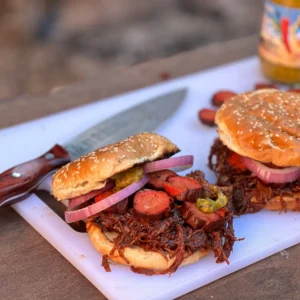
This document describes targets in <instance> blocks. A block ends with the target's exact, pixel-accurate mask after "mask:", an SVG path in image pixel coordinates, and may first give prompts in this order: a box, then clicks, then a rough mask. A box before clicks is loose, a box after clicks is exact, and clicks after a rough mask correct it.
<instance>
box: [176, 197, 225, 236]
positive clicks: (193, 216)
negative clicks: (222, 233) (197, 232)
mask: <svg viewBox="0 0 300 300" xmlns="http://www.w3.org/2000/svg"><path fill="white" fill-rule="evenodd" d="M180 210H181V214H182V217H183V218H184V219H185V221H186V222H187V223H188V224H189V225H191V227H192V228H193V229H203V230H204V231H207V232H212V231H215V230H217V229H221V228H224V226H225V225H226V223H227V221H228V220H229V218H230V217H231V213H230V212H229V211H228V210H226V209H221V210H222V212H223V214H221V215H220V214H219V213H216V212H215V213H204V212H202V211H201V210H199V209H198V208H197V207H196V205H195V204H194V203H190V202H184V203H183V205H182V206H181V208H180Z"/></svg>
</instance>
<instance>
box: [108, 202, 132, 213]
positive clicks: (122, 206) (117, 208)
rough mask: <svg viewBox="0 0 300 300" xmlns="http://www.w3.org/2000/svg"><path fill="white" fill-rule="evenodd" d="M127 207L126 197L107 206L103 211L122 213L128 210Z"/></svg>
mask: <svg viewBox="0 0 300 300" xmlns="http://www.w3.org/2000/svg"><path fill="white" fill-rule="evenodd" d="M128 208H129V200H128V198H125V199H123V200H122V201H120V202H118V203H116V204H114V205H112V206H111V207H109V208H107V209H106V210H105V211H104V212H111V213H116V214H120V215H124V214H125V213H126V212H127V211H128Z"/></svg>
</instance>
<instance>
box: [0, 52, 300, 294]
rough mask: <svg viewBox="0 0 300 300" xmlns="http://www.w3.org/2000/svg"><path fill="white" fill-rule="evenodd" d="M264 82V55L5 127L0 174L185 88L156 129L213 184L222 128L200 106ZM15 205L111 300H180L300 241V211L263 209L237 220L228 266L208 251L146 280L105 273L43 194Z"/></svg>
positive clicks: (83, 238)
mask: <svg viewBox="0 0 300 300" xmlns="http://www.w3.org/2000/svg"><path fill="white" fill-rule="evenodd" d="M262 80H263V77H262V75H261V73H260V71H259V64H258V60H257V58H255V57H253V58H249V59H246V60H242V61H239V62H236V63H233V64H229V65H225V66H221V67H218V68H214V69H211V70H208V71H204V72H201V73H198V74H194V75H190V76H185V77H182V78H179V79H176V80H172V81H169V82H166V83H162V84H158V85H155V86H152V87H149V88H144V89H141V90H138V91H135V92H132V93H127V94H124V95H121V96H117V97H113V98H111V99H108V100H104V101H99V102H95V103H93V104H90V105H86V106H82V107H80V108H76V109H72V110H69V111H66V112H62V113H59V114H55V115H52V116H50V117H46V118H42V119H39V120H35V121H32V122H28V123H25V124H21V125H18V126H14V127H11V128H8V129H4V130H2V131H0V144H1V147H0V157H5V160H1V162H0V173H1V172H2V171H4V170H5V169H8V168H9V167H11V166H12V165H15V164H17V163H21V162H23V161H25V160H28V159H32V158H34V157H36V156H39V155H40V154H42V153H44V152H45V151H46V150H48V149H49V148H50V147H51V146H53V145H54V144H55V143H63V142H64V141H66V140H67V139H68V138H69V137H71V136H73V135H76V134H78V133H80V132H81V131H83V130H85V129H86V128H88V127H90V126H91V125H93V124H95V123H97V122H99V121H100V120H104V119H106V118H108V117H110V116H112V115H114V114H115V113H117V112H119V111H122V110H124V109H126V108H129V107H130V106H134V105H135V104H137V103H141V102H143V101H146V100H148V99H149V98H151V97H153V96H157V95H160V94H162V93H164V92H167V91H172V90H174V89H176V88H180V87H185V86H186V87H188V88H189V92H188V95H187V98H186V101H185V103H184V104H183V105H182V107H181V108H180V109H179V110H178V111H177V112H176V115H174V116H173V117H172V118H171V119H169V120H168V121H167V122H166V123H165V124H164V125H163V126H162V127H161V128H160V129H159V130H158V132H159V133H161V134H163V135H165V136H167V137H168V138H170V139H171V140H172V141H173V142H174V143H176V144H177V145H179V146H180V148H181V149H182V152H181V153H182V154H193V155H194V156H195V164H194V166H193V169H201V170H203V171H204V172H205V173H206V174H207V178H208V179H209V180H210V181H214V175H213V174H212V173H211V172H210V171H209V170H208V168H207V166H206V165H207V157H208V153H209V149H210V146H211V144H212V142H213V139H214V138H215V137H216V136H217V134H216V128H208V127H206V126H204V125H202V124H200V122H199V121H198V118H197V111H198V110H199V109H200V108H202V107H208V106H210V98H211V95H212V94H213V93H214V92H216V91H217V90H219V89H228V88H229V89H232V90H234V91H236V92H243V91H246V90H251V89H253V85H254V83H256V82H258V81H262ZM162 105H163V104H162ZM20 113H22V112H20ZM53 201H54V200H53ZM14 208H15V209H16V211H17V212H18V213H19V214H20V215H21V216H22V217H23V218H24V219H26V220H27V221H28V222H29V223H30V224H31V225H32V226H33V227H34V228H35V229H36V230H37V231H38V232H39V233H40V234H41V235H43V236H44V238H45V239H46V240H48V241H49V242H50V243H51V244H52V245H53V246H54V247H55V248H56V249H57V250H58V251H59V252H60V253H61V254H62V255H63V256H64V257H65V258H66V259H68V260H69V261H70V262H71V263H72V264H73V265H74V266H75V267H76V268H77V269H78V270H79V271H80V272H81V273H82V274H83V275H84V276H85V277H87V278H88V279H89V280H90V281H91V282H92V283H93V284H94V285H95V286H96V287H97V288H98V289H99V290H100V291H101V292H102V293H103V294H104V295H105V296H106V297H108V298H109V299H171V298H174V297H178V296H180V295H183V294H185V293H187V292H189V291H192V290H194V289H196V288H199V287H201V286H203V285H205V284H207V283H209V282H212V281H214V280H216V279H218V278H220V277H223V276H226V275H227V274H230V273H232V272H234V271H236V270H239V269H241V268H243V267H245V266H248V265H250V264H252V263H254V262H256V261H258V260H260V259H263V258H265V257H267V256H270V255H272V254H274V253H276V252H278V251H281V250H283V249H285V248H287V247H290V246H292V245H294V244H297V243H298V242H299V241H300V219H299V214H298V213H286V214H285V213H283V214H281V215H279V214H278V213H277V212H260V213H257V214H255V215H247V216H243V217H241V218H239V219H236V220H235V222H234V225H235V229H236V236H237V237H246V239H245V240H244V241H241V242H237V243H236V245H235V248H234V252H233V253H232V255H231V257H230V265H226V264H225V263H224V264H215V263H214V258H213V256H212V255H210V256H208V257H206V258H204V259H202V260H201V261H199V262H198V263H196V264H194V265H190V266H186V267H183V268H180V269H179V270H178V271H177V272H176V273H175V274H172V276H171V277H169V276H168V275H164V276H153V277H147V276H144V275H138V274H135V273H132V272H131V271H130V270H129V268H127V267H125V266H116V265H113V266H112V272H111V273H106V272H105V271H104V270H103V268H102V267H101V255H100V254H99V253H97V252H96V250H94V248H93V247H92V245H91V243H90V241H89V239H88V236H87V234H85V233H77V232H75V231H73V230H72V229H71V228H70V227H69V226H68V225H66V224H65V223H64V221H62V220H61V219H60V218H59V217H58V216H57V215H56V214H55V213H54V212H53V211H52V210H51V209H50V208H49V207H47V206H46V205H45V204H44V203H43V202H42V201H41V200H40V199H39V198H38V197H37V196H35V195H32V196H30V197H29V198H28V199H27V200H25V201H23V202H21V203H18V204H15V205H14Z"/></svg>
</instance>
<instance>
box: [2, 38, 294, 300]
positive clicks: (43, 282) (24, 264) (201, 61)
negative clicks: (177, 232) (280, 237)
mask: <svg viewBox="0 0 300 300" xmlns="http://www.w3.org/2000/svg"><path fill="white" fill-rule="evenodd" d="M256 45H257V37H256V36H250V37H246V38H243V39H239V40H234V41H230V42H226V43H222V44H214V45H210V46H206V47H203V48H200V49H198V50H196V51H192V52H186V53H183V54H180V55H177V56H174V57H171V58H167V59H162V60H157V61H152V62H147V63H144V64H140V65H136V66H132V67H130V68H119V69H114V70H111V71H110V72H105V73H104V74H103V76H101V77H99V78H95V79H94V80H92V81H89V82H82V83H80V84H76V85H72V86H67V87H63V88H58V89H56V90H54V91H53V92H52V93H50V94H49V95H44V96H42V97H37V98H34V97H30V96H20V97H18V98H13V99H6V100H2V101H0V116H1V118H0V128H3V127H7V126H11V125H14V124H18V123H20V122H24V121H28V120H31V119H34V118H38V117H41V116H44V115H47V114H51V113H55V112H58V111H62V110H65V109H69V108H72V107H75V106H78V105H82V104H86V103H90V102H92V101H95V100H99V99H101V98H104V97H107V96H112V95H116V94H119V93H123V92H126V91H130V90H133V89H137V88H140V87H144V86H147V85H151V84H153V83H156V82H159V81H161V80H162V78H161V77H164V76H162V74H163V73H168V74H169V75H170V77H171V78H174V77H177V76H181V75H185V74H189V73H193V72H197V71H199V70H201V69H205V68H209V67H212V66H216V65H220V64H223V63H227V62H230V61H233V60H237V59H241V58H244V57H248V56H250V55H254V54H256ZM20 111H22V114H20ZM39 195H41V194H39ZM42 196H45V195H41V197H42ZM52 202H53V200H52ZM0 228H1V234H0V247H1V251H0V274H1V276H0V278H1V282H0V299H5V300H9V299H13V300H15V299H28V300H35V299H60V300H63V299H72V300H75V299H89V300H93V299H105V297H104V296H103V295H102V294H101V293H100V292H99V291H98V290H97V289H96V288H95V287H94V286H93V285H92V284H91V283H90V282H89V281H88V280H87V279H85V277H84V276H82V275H81V274H80V273H79V272H78V271H77V270H76V269H75V268H74V267H73V266H72V265H71V264H70V263H69V262H68V261H67V260H65V259H64V258H63V256H61V255H60V254H59V253H58V252H57V251H56V250H55V249H54V248H53V247H52V246H51V245H50V244H48V242H46V240H44V239H43V238H42V237H41V236H40V235H39V234H38V233H37V232H35V231H34V230H33V229H32V228H31V227H30V226H29V225H28V224H27V223H26V222H25V221H24V220H23V219H22V218H21V217H20V216H19V215H18V214H17V213H16V212H14V210H13V209H11V208H5V209H3V210H1V211H0ZM274 230H275V229H274ZM287 251H288V255H287V254H286V253H285V255H282V254H280V253H278V254H275V255H273V256H271V257H269V258H266V259H264V260H263V261H260V262H258V263H256V264H253V265H251V266H249V267H247V268H245V269H243V270H240V271H238V272H235V273H233V274H231V275H229V276H227V277H225V278H222V279H220V280H217V281H215V282H213V283H211V284H209V285H206V286H204V287H202V288H201V289H198V290H195V291H193V292H191V293H189V294H187V295H184V296H182V297H181V299H214V300H218V299H232V300H234V299H239V300H243V299H264V300H267V299H300V288H299V283H298V282H297V280H298V279H299V278H300V264H298V262H299V261H300V245H297V246H294V247H292V248H290V249H287ZM95 263H97V262H95ZM98 263H99V262H98Z"/></svg>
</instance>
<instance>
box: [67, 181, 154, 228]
mask: <svg viewBox="0 0 300 300" xmlns="http://www.w3.org/2000/svg"><path fill="white" fill-rule="evenodd" d="M148 181H149V178H148V177H147V176H145V175H144V176H143V178H142V179H141V180H140V181H137V182H135V183H133V184H131V185H129V186H127V187H126V188H124V189H122V190H120V191H119V192H117V193H115V194H112V195H111V196H109V197H107V198H105V199H103V200H101V201H99V202H97V203H94V204H92V205H89V206H87V207H85V208H81V209H78V210H74V211H70V210H67V211H66V212H65V220H66V222H67V223H72V222H76V221H80V220H83V219H86V218H88V217H90V216H93V215H95V214H97V213H99V212H101V211H103V210H105V209H107V208H109V207H111V206H112V205H114V204H116V203H118V202H120V201H122V200H123V199H125V198H126V197H128V196H130V195H131V194H133V193H135V192H136V191H138V190H139V189H140V188H142V187H143V186H144V185H145V184H146V183H147V182H148Z"/></svg>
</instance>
